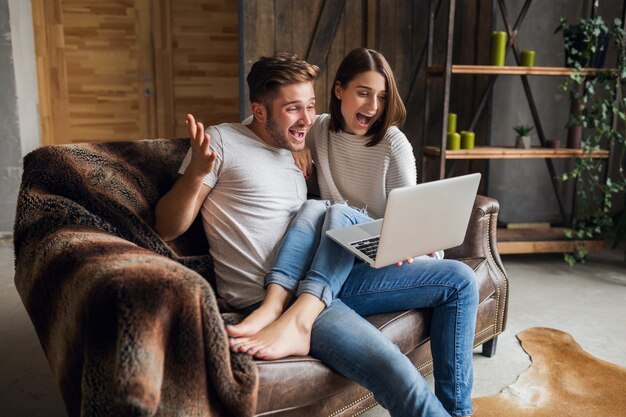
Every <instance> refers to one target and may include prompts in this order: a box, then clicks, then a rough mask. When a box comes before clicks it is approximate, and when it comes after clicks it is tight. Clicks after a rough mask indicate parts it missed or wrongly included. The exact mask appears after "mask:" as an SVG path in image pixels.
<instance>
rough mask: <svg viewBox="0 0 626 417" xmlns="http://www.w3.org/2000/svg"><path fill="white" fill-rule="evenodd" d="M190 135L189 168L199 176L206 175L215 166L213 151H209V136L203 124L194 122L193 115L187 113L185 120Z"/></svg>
mask: <svg viewBox="0 0 626 417" xmlns="http://www.w3.org/2000/svg"><path fill="white" fill-rule="evenodd" d="M185 123H187V128H188V129H189V136H190V137H191V162H190V163H189V168H188V169H191V170H192V172H193V173H194V174H196V175H199V176H202V177H204V176H206V175H207V174H208V173H210V172H211V170H213V167H214V166H215V158H216V155H215V152H212V151H211V136H209V134H208V133H206V132H205V131H204V125H203V124H202V123H201V122H196V119H194V117H193V115H191V114H188V115H187V118H186V120H185Z"/></svg>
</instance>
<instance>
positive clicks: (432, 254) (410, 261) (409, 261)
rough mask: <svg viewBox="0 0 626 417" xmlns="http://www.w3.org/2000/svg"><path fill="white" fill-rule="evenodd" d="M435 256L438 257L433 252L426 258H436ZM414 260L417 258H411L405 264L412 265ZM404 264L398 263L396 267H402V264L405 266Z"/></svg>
mask: <svg viewBox="0 0 626 417" xmlns="http://www.w3.org/2000/svg"><path fill="white" fill-rule="evenodd" d="M435 255H436V252H431V253H429V254H427V255H426V256H429V257H431V258H434V257H435ZM414 259H415V258H410V259H407V260H406V261H405V262H406V263H407V264H412V263H413V260H414ZM403 263H404V262H396V265H398V266H402V264H403Z"/></svg>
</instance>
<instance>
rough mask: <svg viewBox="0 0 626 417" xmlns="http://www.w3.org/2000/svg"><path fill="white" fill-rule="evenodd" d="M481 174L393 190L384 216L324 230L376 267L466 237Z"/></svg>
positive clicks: (459, 240)
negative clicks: (363, 222) (369, 221)
mask: <svg viewBox="0 0 626 417" xmlns="http://www.w3.org/2000/svg"><path fill="white" fill-rule="evenodd" d="M479 182H480V174H470V175H463V176H460V177H454V178H448V179H445V180H439V181H432V182H427V183H423V184H418V185H414V186H410V187H403V188H396V189H394V190H392V191H391V192H390V193H389V197H388V198H387V207H386V208H385V217H384V218H383V219H379V220H375V221H373V222H371V223H366V224H358V225H354V226H348V227H340V228H337V229H332V230H328V231H327V232H326V234H327V235H328V236H329V237H330V238H331V239H333V240H334V241H336V242H337V243H339V244H340V245H342V246H344V247H345V248H346V249H348V250H349V251H350V252H353V253H354V254H355V255H356V256H358V257H359V258H361V259H362V260H363V261H365V262H367V263H368V264H369V265H370V266H373V267H374V268H381V267H383V266H387V265H391V264H394V263H396V262H399V261H404V260H406V259H409V258H414V257H416V256H420V255H426V254H428V253H432V252H435V251H437V250H440V249H449V248H453V247H455V246H458V245H460V244H461V243H463V240H464V239H465V232H466V231H467V225H468V223H469V218H470V215H471V213H472V208H473V206H474V200H475V198H476V192H477V191H478V184H479Z"/></svg>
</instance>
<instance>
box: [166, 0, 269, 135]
mask: <svg viewBox="0 0 626 417" xmlns="http://www.w3.org/2000/svg"><path fill="white" fill-rule="evenodd" d="M171 7H172V19H171V25H172V29H171V33H172V45H173V48H172V57H173V85H174V127H175V135H176V136H186V135H187V134H188V133H187V126H186V124H185V115H186V114H187V113H192V114H194V115H195V116H196V118H197V119H198V120H201V121H202V122H204V124H205V125H214V124H219V123H223V122H236V121H239V51H238V38H237V6H236V3H234V2H232V1H229V0H178V1H175V2H174V1H172V2H171ZM271 52H273V50H272V51H271Z"/></svg>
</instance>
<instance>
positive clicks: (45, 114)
mask: <svg viewBox="0 0 626 417" xmlns="http://www.w3.org/2000/svg"><path fill="white" fill-rule="evenodd" d="M32 10H33V25H34V32H35V54H36V62H37V64H36V65H37V81H38V85H39V112H40V118H41V135H42V142H43V144H44V145H53V144H60V143H67V142H69V136H68V119H69V115H68V108H67V106H68V92H67V67H66V65H67V64H66V61H65V54H64V53H63V51H64V48H65V37H64V33H63V12H62V4H61V0H33V1H32Z"/></svg>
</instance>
